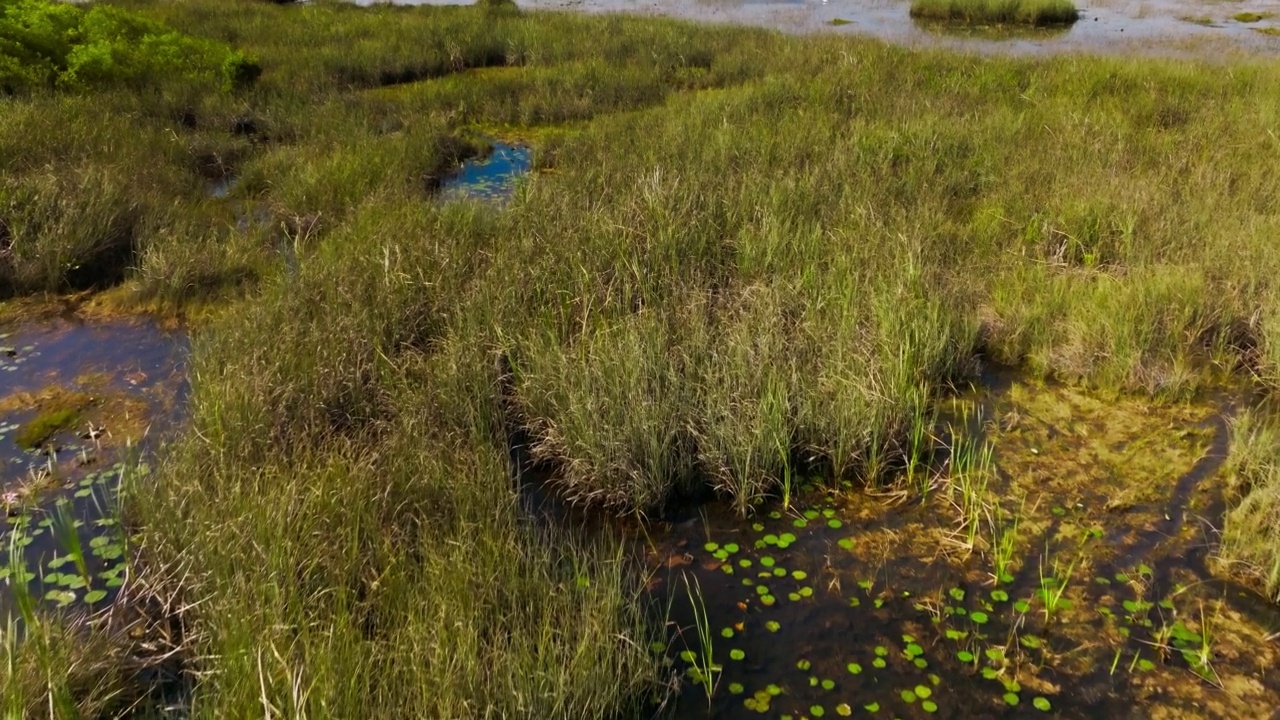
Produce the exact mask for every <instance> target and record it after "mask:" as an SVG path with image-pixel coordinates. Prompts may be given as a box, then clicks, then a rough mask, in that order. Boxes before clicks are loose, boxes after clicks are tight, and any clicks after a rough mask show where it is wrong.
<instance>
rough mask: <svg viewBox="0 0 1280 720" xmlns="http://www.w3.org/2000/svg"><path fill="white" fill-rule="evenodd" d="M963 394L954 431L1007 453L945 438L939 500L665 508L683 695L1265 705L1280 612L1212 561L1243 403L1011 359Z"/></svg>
mask: <svg viewBox="0 0 1280 720" xmlns="http://www.w3.org/2000/svg"><path fill="white" fill-rule="evenodd" d="M949 402H950V403H951V404H952V407H950V408H946V409H944V410H943V411H942V413H941V417H940V421H939V423H938V427H937V428H936V429H935V437H937V438H939V439H940V442H942V444H944V445H947V446H949V447H951V448H953V449H954V448H957V447H961V446H962V445H963V443H964V442H965V441H966V439H967V440H968V441H970V442H974V443H979V444H981V445H983V446H986V447H989V448H991V450H992V451H993V452H992V455H991V458H992V463H991V465H990V466H989V467H985V468H984V467H982V466H981V464H980V463H979V465H978V466H977V467H972V468H968V469H965V470H963V472H962V471H961V469H960V467H959V463H958V461H957V459H956V458H954V457H952V455H953V453H950V452H947V451H946V450H945V448H944V449H943V451H942V452H939V453H937V454H936V456H935V457H934V459H933V466H932V467H931V468H930V470H929V474H928V475H927V479H928V483H927V491H928V494H927V497H926V498H925V499H924V500H923V501H921V500H920V499H919V491H920V487H922V486H921V485H916V484H913V485H911V486H910V487H905V486H903V485H901V484H895V485H894V486H893V487H892V488H891V489H892V490H894V491H896V492H894V493H892V494H883V495H879V496H877V495H871V494H867V493H864V492H861V491H858V490H855V489H854V488H852V487H845V488H841V489H840V490H838V491H828V490H823V489H819V488H818V486H817V484H812V485H809V486H807V488H806V489H804V490H803V491H802V492H800V493H798V497H799V500H798V501H797V502H793V504H792V505H791V506H790V507H786V508H784V507H781V506H780V505H777V504H774V505H765V506H761V507H759V508H758V509H757V512H756V514H755V515H754V516H753V517H751V518H747V519H742V518H739V517H737V516H735V515H733V514H732V513H731V512H729V511H728V510H727V509H726V508H724V507H722V506H720V505H706V506H703V507H700V508H697V512H696V514H689V515H686V517H685V518H684V519H682V520H675V521H672V522H665V523H662V522H660V523H653V524H651V525H650V526H649V527H648V528H647V531H648V532H647V536H646V538H647V539H646V543H645V548H644V549H645V556H646V559H647V564H648V566H649V567H650V568H651V573H652V574H651V577H650V581H649V595H650V597H651V599H652V601H653V603H654V605H655V606H656V607H657V608H658V610H659V612H661V613H666V614H667V616H668V617H669V622H670V624H669V626H668V638H667V640H666V642H665V643H663V644H662V647H660V648H657V650H658V651H659V652H660V653H661V654H662V657H663V658H664V662H665V663H666V665H667V667H668V668H669V669H670V672H671V673H672V675H673V678H676V683H677V684H678V685H679V686H680V688H681V693H680V695H679V697H678V698H677V699H676V700H675V702H674V706H673V707H670V706H669V707H667V708H665V709H664V711H665V712H666V713H667V714H668V715H670V716H673V717H676V718H690V719H692V718H707V717H710V718H725V719H728V718H741V717H749V716H752V715H755V714H757V713H758V714H761V715H765V716H768V717H787V716H790V717H792V718H818V717H842V716H858V717H901V718H909V717H910V718H934V717H942V718H983V717H992V718H995V717H1009V718H1012V717H1027V716H1029V715H1031V716H1034V715H1040V714H1044V713H1050V714H1053V715H1056V716H1061V717H1076V718H1095V717H1151V716H1153V714H1156V713H1164V714H1165V716H1169V717H1175V716H1195V717H1222V718H1243V717H1258V718H1264V717H1269V716H1270V713H1271V712H1272V711H1273V709H1274V708H1275V707H1277V706H1278V703H1280V676H1278V675H1277V674H1276V673H1275V672H1274V670H1273V669H1274V667H1276V665H1277V663H1278V662H1280V648H1277V647H1276V645H1275V643H1274V642H1273V641H1271V640H1269V639H1268V637H1269V636H1273V634H1274V633H1276V632H1277V631H1278V630H1280V609H1277V607H1276V606H1275V605H1272V604H1270V603H1267V602H1266V601H1265V600H1264V599H1263V598H1261V597H1260V596H1258V595H1257V594H1256V593H1254V592H1252V591H1250V590H1248V589H1246V588H1244V587H1241V586H1238V585H1236V584H1234V583H1231V582H1228V581H1225V580H1221V579H1218V578H1215V577H1213V576H1212V575H1211V574H1210V572H1209V570H1208V569H1207V567H1206V557H1207V554H1208V552H1209V550H1210V548H1211V547H1212V546H1213V543H1214V542H1215V541H1216V538H1214V537H1213V531H1212V525H1213V524H1214V523H1216V522H1217V521H1218V520H1219V519H1220V518H1221V514H1222V509H1223V504H1222V502H1221V497H1220V493H1219V491H1218V487H1219V486H1220V483H1218V482H1216V481H1217V480H1220V479H1221V478H1220V470H1221V466H1222V464H1223V461H1224V459H1225V455H1226V448H1227V425H1226V418H1227V417H1229V415H1230V413H1231V412H1233V406H1232V405H1231V403H1228V402H1227V401H1226V400H1225V399H1224V398H1223V397H1214V398H1210V399H1208V400H1206V401H1199V402H1193V403H1185V404H1182V405H1163V404H1156V403H1152V402H1145V401H1140V400H1136V399H1131V398H1124V397H1120V398H1116V397H1099V396H1094V395H1091V394H1090V393H1088V392H1085V391H1082V390H1079V389H1075V388H1070V387H1064V386H1056V385H1052V384H1040V383H1032V382H1027V381H1024V380H1023V379H1021V378H1018V377H1017V376H1016V375H1015V374H1012V373H1009V372H1007V371H996V372H988V373H986V374H984V376H983V384H982V385H981V386H979V387H977V388H975V389H974V391H973V392H971V393H968V394H966V395H964V396H962V397H959V398H955V399H953V400H951V401H949ZM944 404H945V403H944ZM959 407H965V408H967V410H957V408H959ZM978 474H982V477H981V483H977V482H976V480H975V478H977V477H978ZM975 485H980V491H973V492H974V493H975V497H976V494H977V493H979V492H980V493H981V495H982V497H981V505H980V507H979V508H978V509H977V510H976V511H975V513H974V514H973V516H972V517H973V518H974V521H973V526H972V527H973V532H972V533H970V532H969V528H970V526H969V525H967V524H966V523H965V522H964V513H963V508H964V507H965V506H966V503H967V502H968V500H966V496H967V495H966V494H967V493H968V492H969V491H968V490H965V488H966V487H968V488H970V489H972V488H973V487H974V486H975ZM1193 517H1194V518H1205V519H1206V520H1204V523H1196V522H1190V521H1189V519H1190V518H1193ZM708 687H710V688H713V692H711V693H710V695H709V696H708V693H707V688H708Z"/></svg>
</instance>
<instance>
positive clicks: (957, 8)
mask: <svg viewBox="0 0 1280 720" xmlns="http://www.w3.org/2000/svg"><path fill="white" fill-rule="evenodd" d="M1079 16H1080V13H1079V12H1078V11H1077V10H1076V6H1075V3H1073V2H1071V0H912V3H911V17H913V18H921V19H927V20H945V21H952V22H961V23H966V24H971V25H977V24H1019V25H1035V26H1037V27H1043V26H1049V25H1070V24H1071V23H1074V22H1075V21H1076V20H1077V19H1078V18H1079Z"/></svg>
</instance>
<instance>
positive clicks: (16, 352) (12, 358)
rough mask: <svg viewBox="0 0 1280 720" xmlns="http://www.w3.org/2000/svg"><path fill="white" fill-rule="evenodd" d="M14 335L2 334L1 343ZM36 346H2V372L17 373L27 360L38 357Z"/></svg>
mask: <svg viewBox="0 0 1280 720" xmlns="http://www.w3.org/2000/svg"><path fill="white" fill-rule="evenodd" d="M12 336H13V333H0V342H3V341H5V340H8V339H9V338H10V337H12ZM39 354H40V353H39V352H37V351H36V346H35V345H23V346H22V347H17V346H14V345H7V344H6V345H0V371H3V372H15V371H16V370H17V369H18V368H19V367H21V366H22V364H23V363H25V362H26V361H27V360H29V359H31V358H34V357H36V356H38V355H39Z"/></svg>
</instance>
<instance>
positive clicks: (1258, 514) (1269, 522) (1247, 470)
mask: <svg viewBox="0 0 1280 720" xmlns="http://www.w3.org/2000/svg"><path fill="white" fill-rule="evenodd" d="M1228 468H1229V470H1230V473H1231V475H1230V480H1231V486H1230V500H1231V502H1232V509H1231V510H1230V512H1228V514H1227V521H1226V525H1225V527H1224V528H1223V533H1222V551H1221V558H1220V559H1221V561H1222V562H1223V563H1224V564H1225V566H1226V568H1227V571H1228V572H1230V573H1232V574H1234V575H1238V576H1244V577H1248V578H1250V579H1252V580H1253V581H1254V582H1256V583H1257V585H1258V586H1259V587H1260V588H1261V589H1263V590H1264V591H1265V592H1266V594H1267V595H1268V596H1269V597H1271V598H1272V599H1273V600H1276V601H1277V602H1280V424H1277V422H1276V420H1275V418H1274V417H1272V416H1270V415H1268V414H1265V413H1264V412H1259V411H1254V410H1251V411H1246V412H1245V413H1244V414H1242V415H1241V416H1240V417H1238V418H1237V419H1236V420H1235V423H1234V425H1233V427H1232V437H1231V450H1230V455H1229V456H1228Z"/></svg>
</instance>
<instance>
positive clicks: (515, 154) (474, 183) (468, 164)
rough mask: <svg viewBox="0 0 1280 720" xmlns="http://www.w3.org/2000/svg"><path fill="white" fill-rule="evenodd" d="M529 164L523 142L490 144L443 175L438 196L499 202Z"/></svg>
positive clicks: (509, 194)
mask: <svg viewBox="0 0 1280 720" xmlns="http://www.w3.org/2000/svg"><path fill="white" fill-rule="evenodd" d="M532 166H533V152H532V150H531V149H530V148H529V147H528V146H526V145H514V144H509V143H504V142H495V143H493V147H492V150H491V151H490V152H489V153H488V154H486V155H482V156H480V157H478V158H472V159H470V160H466V161H465V162H463V163H462V166H461V167H460V168H458V170H457V171H456V172H453V173H451V174H450V175H448V176H447V177H445V179H444V181H443V182H442V183H441V185H440V197H442V198H443V199H445V200H460V199H470V200H485V201H494V202H502V201H505V200H509V199H510V198H511V197H512V195H514V194H515V190H516V183H517V182H518V181H519V180H520V178H522V177H524V176H525V175H527V174H528V173H529V169H530V168H531V167H532Z"/></svg>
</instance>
